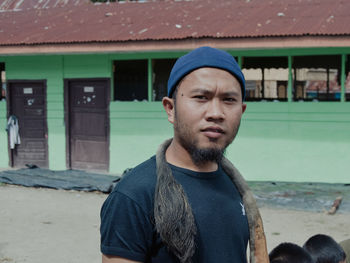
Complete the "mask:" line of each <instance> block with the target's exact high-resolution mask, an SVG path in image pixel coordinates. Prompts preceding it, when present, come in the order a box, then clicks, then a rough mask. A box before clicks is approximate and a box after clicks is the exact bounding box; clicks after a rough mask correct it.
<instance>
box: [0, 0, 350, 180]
mask: <svg viewBox="0 0 350 263" xmlns="http://www.w3.org/2000/svg"><path fill="white" fill-rule="evenodd" d="M18 2H22V1H18ZM58 2H59V1H58ZM262 2H265V1H257V0H256V1H247V2H246V3H244V4H242V2H241V1H224V0H220V1H217V2H216V3H212V2H211V1H209V0H208V1H201V5H202V6H200V7H198V3H197V2H196V1H195V0H194V1H159V2H157V1H155V2H154V1H152V2H142V3H137V2H132V3H113V4H112V3H111V4H109V5H107V4H100V5H96V4H91V3H87V2H85V1H76V2H74V3H73V4H75V7H74V6H70V5H69V4H65V3H64V1H62V3H61V6H49V4H50V1H48V2H47V6H45V7H42V6H39V7H38V6H37V7H33V6H29V7H21V6H20V5H17V6H15V7H16V8H17V9H18V10H17V11H14V7H7V9H6V10H5V9H4V11H3V12H2V13H0V20H1V21H2V22H3V21H6V23H7V24H6V23H5V22H4V23H1V24H2V25H7V27H3V29H2V31H1V33H0V69H1V72H2V74H1V76H2V77H1V82H2V99H1V100H0V112H1V115H0V118H1V120H2V121H1V122H0V140H1V141H2V142H3V143H2V144H1V147H0V156H1V158H0V167H1V168H6V167H16V168H17V167H24V166H25V165H26V164H35V165H37V166H39V167H47V168H50V169H53V170H63V169H84V170H98V171H102V172H110V173H121V172H123V171H124V170H125V169H127V168H131V167H134V166H135V165H137V164H138V163H140V162H141V161H143V160H145V159H146V158H149V157H151V156H152V155H153V154H155V152H156V149H157V147H158V145H159V144H160V143H161V142H162V141H163V140H164V139H166V138H169V137H171V136H172V126H171V125H170V124H169V123H168V122H167V118H166V114H165V112H164V110H163V109H162V104H161V98H162V97H163V96H164V95H165V94H166V86H167V78H168V76H169V73H170V70H171V67H172V65H173V63H174V62H175V60H176V58H178V57H179V56H181V55H183V54H185V53H186V52H188V51H189V50H192V49H193V48H196V47H199V46H203V45H210V46H213V47H217V48H221V49H224V50H226V51H228V52H229V53H231V54H232V55H233V56H234V57H235V58H236V59H237V61H238V63H239V64H240V65H241V67H242V68H243V71H244V73H245V76H246V80H247V111H246V113H245V114H244V117H243V119H242V123H241V128H240V131H239V134H238V137H237V139H236V140H235V142H234V143H233V144H232V145H231V146H230V147H229V148H228V150H227V153H226V155H227V157H228V158H229V159H231V160H232V161H233V162H234V163H235V165H236V166H237V167H238V168H239V169H240V170H241V172H242V173H243V174H244V176H245V178H246V179H248V180H271V181H304V182H306V181H308V182H330V183H349V181H350V175H349V171H348V167H347V166H348V164H349V163H350V82H349V81H348V76H349V55H350V30H348V29H346V28H344V27H343V28H341V29H339V28H338V29H337V30H338V31H339V30H342V31H341V32H334V28H335V25H334V24H335V23H344V20H341V19H344V16H343V15H342V14H343V13H342V12H343V11H339V10H338V9H337V8H333V9H332V12H333V13H332V12H331V13H332V14H331V16H333V17H331V16H329V5H327V1H318V3H319V6H318V9H317V10H318V12H316V14H317V16H316V15H314V16H313V17H314V18H313V19H318V20H317V21H319V23H318V25H319V28H318V29H317V30H316V29H315V28H312V27H310V26H308V25H310V24H312V23H311V22H310V21H308V19H310V18H309V16H308V14H309V13H307V12H308V11H307V8H308V7H309V4H310V3H309V2H310V1H301V2H300V3H299V4H300V6H299V7H296V6H295V5H292V4H291V3H292V2H293V1H290V3H288V1H286V2H285V3H284V6H280V5H278V2H279V1H275V2H273V1H272V2H271V1H270V2H269V3H267V2H265V4H264V3H262ZM338 2H339V4H343V5H345V6H343V7H342V8H343V9H344V8H345V9H346V8H348V9H347V10H349V11H350V5H346V4H345V3H342V1H340V0H339V1H338ZM14 3H15V1H13V4H14ZM271 3H272V6H270V8H267V6H268V5H271ZM71 4H72V3H71ZM264 5H265V7H264ZM322 5H323V6H322ZM335 6H336V5H335ZM0 7H1V5H0ZM2 7H3V6H2ZM3 8H4V7H3ZM11 8H12V9H11ZM262 8H264V10H265V9H266V10H268V11H265V13H262V14H260V17H257V18H256V14H257V13H259V12H258V11H257V10H262ZM298 8H299V9H298ZM327 8H328V11H327V12H326V11H325V10H327ZM197 9H200V10H197ZM301 9H302V10H304V13H302V14H300V10H301ZM343 9H342V10H343ZM68 10H70V11H68ZM205 10H210V11H211V12H209V13H208V14H206V12H204V11H205ZM224 10H231V11H230V12H227V13H225V12H226V11H224ZM298 10H299V11H298ZM160 11H161V12H160ZM282 11H283V12H282ZM310 12H311V11H310ZM314 12H315V11H314ZM241 13H242V14H241ZM24 14H27V17H26V18H23V17H25V16H24ZM141 14H147V16H146V18H143V19H141V18H139V17H140V16H141ZM234 14H237V15H238V16H239V15H241V16H242V17H241V18H240V19H238V18H237V17H234V16H233V15H234ZM244 14H245V16H244ZM64 15H66V17H64V19H62V20H63V21H61V20H59V19H58V18H60V17H62V16H64ZM230 15H231V16H230ZM179 16H180V18H179ZM211 16H214V17H216V19H214V20H209V18H210V17H211ZM243 16H244V17H245V18H244V19H246V20H249V21H245V20H244V19H243ZM315 16H316V18H315ZM88 17H89V18H90V19H91V20H92V21H91V20H89V19H87V18H88ZM189 17H191V19H190V18H189ZM218 17H221V18H222V19H218ZM253 17H254V19H252V18H253ZM114 18H115V19H114ZM138 18H139V19H138ZM27 19H30V20H31V21H33V19H34V22H35V21H36V24H37V25H36V26H35V27H34V28H33V26H32V27H30V26H27V23H28V21H27ZM113 19H114V20H113ZM237 19H238V20H237ZM278 19H280V20H278ZM327 19H328V20H327ZM139 20H141V21H139ZM208 20H209V21H208ZM294 20H295V21H294ZM349 20H350V19H349ZM99 21H102V22H101V23H102V24H104V26H98V23H99ZM105 21H108V22H111V21H112V22H111V23H110V24H108V25H107V24H106V23H105ZM113 21H114V22H115V23H113ZM215 21H219V22H216V23H219V25H216V24H215ZM269 21H270V22H269ZM293 21H294V22H293ZM327 21H330V22H327ZM339 21H340V22H339ZM14 22H15V23H14ZM228 22H230V25H236V24H237V23H241V24H242V25H246V24H247V26H245V31H243V30H241V31H238V29H237V28H235V27H234V26H232V27H233V29H231V28H230V29H226V27H228V26H227V23H228ZM248 22H249V23H248ZM306 22H308V24H305V23H306ZM167 23H168V25H167ZM281 23H282V26H281ZM293 23H294V24H293ZM277 25H279V27H277ZM301 25H304V26H301ZM337 25H339V24H337ZM215 26H217V27H215ZM327 26H328V27H327ZM167 27H169V30H168V31H167V30H165V29H166V28H167ZM243 27H244V26H243ZM264 27H266V28H265V29H262V28H264ZM281 27H282V28H281ZM45 28H46V29H45ZM87 28H90V29H91V30H92V29H93V30H92V31H89V30H88V29H87ZM238 28H239V27H238ZM123 30H124V31H123ZM176 30H178V31H176ZM225 30H226V31H225ZM257 30H260V31H261V32H259V34H257V33H256V32H257ZM288 30H289V31H288ZM293 30H294V31H293ZM322 30H324V32H321V31H322ZM327 30H328V31H327ZM347 30H348V31H349V32H348V31H347ZM28 31H29V32H30V33H29V32H28ZM285 31H288V32H285ZM96 32H98V33H96ZM114 32H118V34H115V33H114ZM130 32H132V33H130ZM135 32H137V33H135ZM271 32H274V34H275V35H273V34H272V33H271ZM281 32H282V33H281ZM283 32H285V33H283ZM320 32H321V33H320ZM107 33H108V34H107ZM13 115H14V116H16V118H17V119H18V124H19V134H20V137H21V144H19V145H16V146H15V147H14V149H11V144H10V138H9V136H8V133H7V132H6V131H5V128H6V126H7V121H8V119H9V117H10V116H13Z"/></svg>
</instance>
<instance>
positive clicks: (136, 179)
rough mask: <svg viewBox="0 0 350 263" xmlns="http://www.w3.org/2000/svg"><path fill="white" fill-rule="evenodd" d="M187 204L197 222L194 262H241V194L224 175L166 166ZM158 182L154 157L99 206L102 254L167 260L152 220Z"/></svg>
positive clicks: (245, 231) (244, 228) (244, 239)
mask: <svg viewBox="0 0 350 263" xmlns="http://www.w3.org/2000/svg"><path fill="white" fill-rule="evenodd" d="M170 167H171V170H172V172H173V175H174V177H175V179H176V181H177V182H178V183H180V184H181V185H182V186H183V188H184V190H185V192H186V194H187V197H188V200H189V203H190V204H191V207H192V211H193V214H194V217H195V221H196V225H197V236H196V253H195V255H194V257H193V262H194V263H217V262H220V263H229V262H230V263H231V262H235V263H240V262H242V263H245V262H247V259H246V248H247V243H248V239H249V228H248V222H247V218H246V215H245V210H244V206H243V202H242V200H241V197H240V195H239V193H238V191H237V189H236V187H235V186H234V184H233V183H232V182H231V180H230V179H229V177H228V176H227V175H226V174H225V173H224V172H223V170H222V168H221V167H220V166H219V168H218V170H217V171H215V172H209V173H199V172H194V171H191V170H187V169H183V168H179V167H176V166H173V165H170ZM156 181H157V176H156V160H155V157H152V158H151V159H149V160H147V161H146V162H144V163H142V164H140V165H139V166H137V167H135V168H134V169H132V170H131V172H130V173H128V174H127V175H125V176H124V177H123V178H122V180H121V181H120V182H119V183H118V184H117V186H116V187H115V189H114V190H113V192H112V193H111V194H110V195H109V196H108V198H107V199H106V201H105V202H104V204H103V206H102V209H101V228H100V231H101V252H102V253H103V254H106V255H115V256H119V257H122V258H127V259H130V260H135V261H141V262H152V263H171V262H174V263H175V262H178V260H177V259H176V258H175V256H173V255H172V254H171V253H169V252H168V250H167V248H166V246H165V245H163V243H162V241H161V240H160V238H159V236H158V235H157V234H156V231H155V227H154V224H153V220H152V218H153V200H154V190H155V185H156Z"/></svg>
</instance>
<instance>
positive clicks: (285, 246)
mask: <svg viewBox="0 0 350 263" xmlns="http://www.w3.org/2000/svg"><path fill="white" fill-rule="evenodd" d="M269 258H270V263H296V262H298V263H314V261H313V259H312V257H311V256H310V254H309V253H308V252H307V251H306V250H305V249H303V248H302V247H300V246H298V245H296V244H294V243H288V242H286V243H281V244H279V245H278V246H277V247H275V248H274V249H273V250H272V251H271V252H270V254H269Z"/></svg>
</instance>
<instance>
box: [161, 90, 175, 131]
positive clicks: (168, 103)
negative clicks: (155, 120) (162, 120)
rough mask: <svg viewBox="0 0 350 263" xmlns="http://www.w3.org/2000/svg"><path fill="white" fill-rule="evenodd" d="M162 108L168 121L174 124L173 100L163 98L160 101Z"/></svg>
mask: <svg viewBox="0 0 350 263" xmlns="http://www.w3.org/2000/svg"><path fill="white" fill-rule="evenodd" d="M162 103H163V107H164V109H165V111H166V114H167V115H168V121H169V122H170V123H172V124H174V119H175V107H174V106H175V105H174V100H173V99H172V98H169V97H164V98H163V100H162Z"/></svg>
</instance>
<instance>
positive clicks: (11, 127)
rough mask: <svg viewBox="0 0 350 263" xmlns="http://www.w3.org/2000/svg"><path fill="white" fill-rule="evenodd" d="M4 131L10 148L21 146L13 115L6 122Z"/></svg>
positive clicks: (16, 121) (16, 120) (16, 123)
mask: <svg viewBox="0 0 350 263" xmlns="http://www.w3.org/2000/svg"><path fill="white" fill-rule="evenodd" d="M6 131H7V132H8V134H9V138H10V148H11V149H14V148H15V145H16V144H21V138H20V136H19V126H18V119H17V117H16V116H15V115H11V116H10V117H9V119H8V121H7V128H6Z"/></svg>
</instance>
